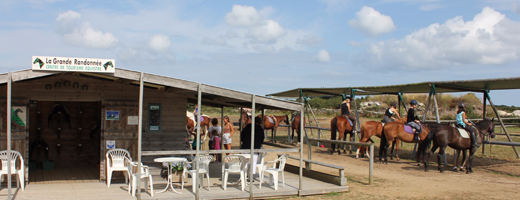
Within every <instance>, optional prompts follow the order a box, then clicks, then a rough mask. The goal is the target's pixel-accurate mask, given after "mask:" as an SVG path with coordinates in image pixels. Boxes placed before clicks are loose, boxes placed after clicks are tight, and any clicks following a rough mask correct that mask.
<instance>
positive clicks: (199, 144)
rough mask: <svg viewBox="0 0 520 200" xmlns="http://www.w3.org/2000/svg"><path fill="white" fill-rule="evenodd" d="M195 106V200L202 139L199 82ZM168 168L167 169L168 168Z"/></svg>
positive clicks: (197, 198)
mask: <svg viewBox="0 0 520 200" xmlns="http://www.w3.org/2000/svg"><path fill="white" fill-rule="evenodd" d="M197 107H198V108H199V109H197V118H198V119H197V138H196V139H197V142H195V144H197V148H196V149H195V150H196V153H195V162H193V163H194V164H195V171H196V172H195V180H197V181H195V184H196V187H195V199H196V200H199V185H200V176H199V171H200V170H199V162H198V160H199V156H200V146H201V143H202V141H200V116H201V115H200V113H201V112H200V110H202V84H201V83H199V86H198V87H197ZM168 170H169V169H168Z"/></svg>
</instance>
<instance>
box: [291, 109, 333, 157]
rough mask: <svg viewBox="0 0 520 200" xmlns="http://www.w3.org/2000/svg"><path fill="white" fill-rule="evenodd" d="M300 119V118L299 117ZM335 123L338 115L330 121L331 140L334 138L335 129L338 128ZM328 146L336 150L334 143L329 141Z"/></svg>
mask: <svg viewBox="0 0 520 200" xmlns="http://www.w3.org/2000/svg"><path fill="white" fill-rule="evenodd" d="M300 120H301V118H300ZM337 124H338V117H334V119H332V121H331V122H330V139H331V140H336V131H337V130H338V127H337ZM330 146H331V147H332V151H335V150H336V144H334V143H331V144H330Z"/></svg>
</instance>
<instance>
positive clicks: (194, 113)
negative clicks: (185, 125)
mask: <svg viewBox="0 0 520 200" xmlns="http://www.w3.org/2000/svg"><path fill="white" fill-rule="evenodd" d="M198 112H199V106H198V105H197V104H195V108H194V109H193V117H194V118H195V123H197V121H199V119H197V113H198Z"/></svg>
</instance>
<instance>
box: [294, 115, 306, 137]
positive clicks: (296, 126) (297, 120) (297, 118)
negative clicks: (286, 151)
mask: <svg viewBox="0 0 520 200" xmlns="http://www.w3.org/2000/svg"><path fill="white" fill-rule="evenodd" d="M300 116H301V115H300V114H297V115H295V116H294V117H293V120H292V123H291V129H292V136H291V141H294V130H296V134H297V135H298V141H297V143H298V144H299V143H300V137H301V133H300ZM303 128H305V117H304V118H303Z"/></svg>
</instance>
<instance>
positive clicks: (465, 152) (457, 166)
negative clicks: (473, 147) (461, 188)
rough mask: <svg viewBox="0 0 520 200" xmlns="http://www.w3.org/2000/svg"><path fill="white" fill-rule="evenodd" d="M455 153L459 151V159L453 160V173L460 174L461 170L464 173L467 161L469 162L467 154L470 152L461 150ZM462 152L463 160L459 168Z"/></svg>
mask: <svg viewBox="0 0 520 200" xmlns="http://www.w3.org/2000/svg"><path fill="white" fill-rule="evenodd" d="M455 151H457V158H455V159H454V160H453V171H454V172H458V171H459V169H460V171H464V166H466V161H467V159H466V158H467V156H466V155H467V153H468V151H467V150H460V149H456V150H455ZM461 152H462V160H461V162H460V166H459V158H460V153H461Z"/></svg>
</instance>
